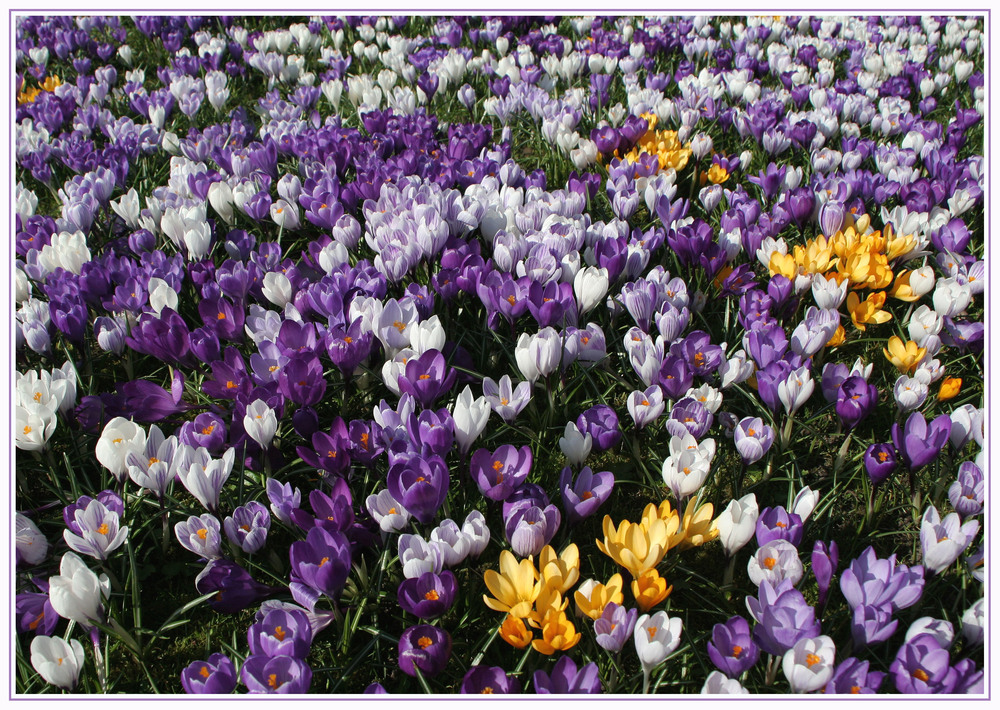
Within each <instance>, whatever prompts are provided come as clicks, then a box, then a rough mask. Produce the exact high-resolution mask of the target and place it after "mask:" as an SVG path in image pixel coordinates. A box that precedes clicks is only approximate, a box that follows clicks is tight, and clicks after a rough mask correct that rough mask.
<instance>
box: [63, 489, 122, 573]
mask: <svg viewBox="0 0 1000 710" xmlns="http://www.w3.org/2000/svg"><path fill="white" fill-rule="evenodd" d="M82 500H83V498H81V499H80V501H77V503H76V506H77V507H76V509H75V510H74V511H73V527H72V528H68V529H66V530H63V539H64V540H65V541H66V544H67V545H69V547H70V549H72V550H73V551H75V552H78V553H80V554H81V555H89V556H91V557H94V558H97V559H98V560H101V561H102V562H103V561H104V560H106V559H108V555H109V554H110V553H112V552H114V551H115V550H117V549H118V548H119V547H121V546H122V545H123V544H124V542H125V539H126V538H127V537H128V527H127V526H119V513H118V512H117V510H110V509H108V508H107V507H106V506H105V505H104V503H102V502H101V501H100V500H90V501H89V502H88V503H87V504H86V505H85V506H84V507H82V508H81V507H79V505H80V502H81V501H82ZM119 503H120V500H119ZM69 507H71V506H67V509H68V508H69ZM65 516H66V512H65V511H64V517H65Z"/></svg>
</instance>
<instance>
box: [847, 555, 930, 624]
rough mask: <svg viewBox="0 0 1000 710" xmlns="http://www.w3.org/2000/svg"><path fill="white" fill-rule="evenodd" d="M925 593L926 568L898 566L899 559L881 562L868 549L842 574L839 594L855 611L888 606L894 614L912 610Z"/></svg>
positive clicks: (882, 560) (881, 560)
mask: <svg viewBox="0 0 1000 710" xmlns="http://www.w3.org/2000/svg"><path fill="white" fill-rule="evenodd" d="M923 589H924V568H923V567H921V566H920V565H914V566H913V567H907V566H906V565H897V564H896V555H892V556H890V557H889V558H888V559H879V558H878V557H876V555H875V550H874V548H872V547H868V548H866V549H865V551H864V552H862V553H861V556H860V557H858V558H857V559H855V560H852V561H851V563H850V564H849V565H848V566H847V569H845V570H844V571H843V572H841V573H840V591H841V592H842V593H843V595H844V598H845V599H847V604H848V606H849V607H850V608H851V609H852V610H853V609H856V608H857V607H859V606H876V607H881V606H886V605H888V606H889V607H891V609H892V611H893V612H897V611H899V610H900V609H906V608H907V607H910V606H913V605H914V604H916V603H917V600H919V599H920V595H921V593H922V592H923Z"/></svg>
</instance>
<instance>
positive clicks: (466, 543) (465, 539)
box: [431, 518, 472, 567]
mask: <svg viewBox="0 0 1000 710" xmlns="http://www.w3.org/2000/svg"><path fill="white" fill-rule="evenodd" d="M431 542H432V543H434V544H435V545H437V547H438V549H439V550H441V558H442V560H443V563H444V566H445V567H455V566H457V565H460V564H462V562H463V561H464V560H465V558H466V557H467V556H468V554H469V550H470V549H471V547H472V540H470V539H469V536H468V535H466V534H465V533H464V532H463V531H462V529H461V528H459V527H458V524H457V523H456V522H455V521H454V520H451V519H450V518H449V519H446V520H442V521H441V524H440V525H438V526H437V527H436V528H434V529H433V530H431Z"/></svg>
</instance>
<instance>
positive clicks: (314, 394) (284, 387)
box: [278, 352, 326, 407]
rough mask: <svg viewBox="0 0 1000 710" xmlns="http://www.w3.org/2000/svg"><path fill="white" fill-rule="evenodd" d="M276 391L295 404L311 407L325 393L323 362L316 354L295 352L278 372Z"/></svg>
mask: <svg viewBox="0 0 1000 710" xmlns="http://www.w3.org/2000/svg"><path fill="white" fill-rule="evenodd" d="M278 391H279V392H281V395H282V396H283V397H285V398H287V399H290V400H291V401H293V402H295V403H296V404H301V405H303V406H306V407H311V406H312V405H314V404H316V403H317V402H319V401H321V400H322V399H323V395H324V394H326V379H325V378H324V377H323V364H322V363H321V362H320V360H319V358H318V357H317V356H316V355H313V354H312V353H309V352H301V353H300V352H296V353H293V354H292V355H291V357H289V358H288V362H286V363H285V365H284V366H283V367H282V368H281V370H280V371H279V372H278Z"/></svg>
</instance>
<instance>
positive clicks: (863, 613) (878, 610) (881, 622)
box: [851, 604, 899, 648]
mask: <svg viewBox="0 0 1000 710" xmlns="http://www.w3.org/2000/svg"><path fill="white" fill-rule="evenodd" d="M898 625H899V620H898V619H893V618H892V610H891V608H890V607H889V606H888V605H885V606H876V605H872V604H865V605H863V606H857V607H854V610H853V614H852V616H851V637H852V638H853V639H854V644H855V645H856V646H857V647H858V648H863V647H865V646H871V645H873V644H876V643H882V642H883V641H887V640H888V639H889V637H891V636H892V635H893V634H894V633H895V631H896V627H897V626H898Z"/></svg>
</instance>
